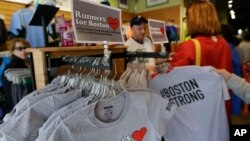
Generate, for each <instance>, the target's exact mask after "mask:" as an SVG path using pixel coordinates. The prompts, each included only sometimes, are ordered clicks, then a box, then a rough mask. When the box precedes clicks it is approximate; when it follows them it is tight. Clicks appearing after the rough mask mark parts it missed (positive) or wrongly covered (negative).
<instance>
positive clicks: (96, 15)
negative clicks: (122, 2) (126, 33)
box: [72, 0, 124, 44]
mask: <svg viewBox="0 0 250 141" xmlns="http://www.w3.org/2000/svg"><path fill="white" fill-rule="evenodd" d="M72 17H73V26H74V33H75V37H76V42H78V43H103V42H104V41H107V42H109V43H117V44H123V42H124V40H123V36H122V26H121V10H119V9H116V8H111V7H108V6H105V5H101V4H97V3H94V2H90V1H87V0H72Z"/></svg>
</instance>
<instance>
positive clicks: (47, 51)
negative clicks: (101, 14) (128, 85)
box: [26, 46, 126, 89]
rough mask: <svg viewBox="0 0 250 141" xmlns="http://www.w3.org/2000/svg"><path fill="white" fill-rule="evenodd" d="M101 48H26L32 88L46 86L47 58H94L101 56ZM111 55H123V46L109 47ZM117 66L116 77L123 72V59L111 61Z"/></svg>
mask: <svg viewBox="0 0 250 141" xmlns="http://www.w3.org/2000/svg"><path fill="white" fill-rule="evenodd" d="M103 50H104V48H103V46H88V47H48V48H28V49H26V52H27V53H29V59H30V62H31V69H32V73H33V81H34V88H35V89H41V88H43V87H44V86H46V85H47V84H48V68H47V67H48V58H59V57H63V56H67V55H69V56H94V55H103ZM109 50H110V51H111V53H112V54H115V53H123V52H125V51H126V47H125V46H115V47H109ZM113 61H114V62H115V63H116V66H117V75H118V77H119V76H120V75H121V74H122V73H123V72H124V71H125V59H124V58H119V59H113Z"/></svg>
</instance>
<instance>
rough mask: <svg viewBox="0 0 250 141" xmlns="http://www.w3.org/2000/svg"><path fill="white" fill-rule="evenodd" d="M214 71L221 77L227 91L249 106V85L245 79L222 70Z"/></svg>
mask: <svg viewBox="0 0 250 141" xmlns="http://www.w3.org/2000/svg"><path fill="white" fill-rule="evenodd" d="M216 71H217V73H219V74H220V75H222V76H223V78H224V79H225V81H226V82H227V86H228V88H229V89H231V90H232V91H233V92H234V93H235V94H236V95H237V96H239V97H240V98H241V99H242V100H244V101H245V102H246V103H247V104H250V84H249V83H248V82H247V81H246V80H245V79H242V78H240V77H238V76H237V75H235V74H233V73H230V72H228V71H227V70H224V69H217V70H216Z"/></svg>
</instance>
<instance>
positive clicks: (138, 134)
mask: <svg viewBox="0 0 250 141" xmlns="http://www.w3.org/2000/svg"><path fill="white" fill-rule="evenodd" d="M146 133H147V128H145V127H143V128H141V130H140V131H138V130H136V131H134V132H133V134H132V137H133V139H134V140H136V141H143V138H144V136H145V135H146Z"/></svg>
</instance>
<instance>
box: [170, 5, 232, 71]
mask: <svg viewBox="0 0 250 141" xmlns="http://www.w3.org/2000/svg"><path fill="white" fill-rule="evenodd" d="M186 15H187V29H188V33H189V35H190V36H191V37H192V38H193V39H197V40H198V41H199V43H200V45H201V58H200V61H201V66H213V67H215V68H223V69H226V70H228V71H230V72H231V71H232V62H231V54H230V49H229V46H228V44H227V42H226V41H225V40H224V39H223V37H221V36H220V35H219V34H220V30H221V25H220V22H219V19H218V16H217V13H216V9H215V7H214V5H213V4H212V3H211V2H207V1H197V2H194V3H192V4H191V5H190V6H189V7H188V9H187V12H186ZM195 54H196V52H195V44H194V42H193V40H188V41H186V42H184V43H182V44H181V45H180V47H179V49H178V50H177V52H176V53H175V55H174V57H173V60H172V62H171V64H172V65H173V66H185V65H195V60H196V59H198V58H195Z"/></svg>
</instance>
